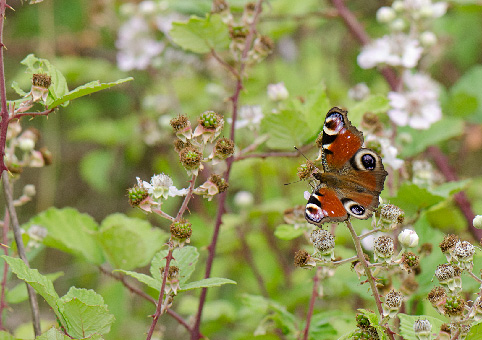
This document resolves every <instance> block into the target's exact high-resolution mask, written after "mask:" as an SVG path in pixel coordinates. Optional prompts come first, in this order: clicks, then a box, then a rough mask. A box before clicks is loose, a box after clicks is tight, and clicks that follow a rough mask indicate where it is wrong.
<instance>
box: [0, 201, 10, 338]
mask: <svg viewBox="0 0 482 340" xmlns="http://www.w3.org/2000/svg"><path fill="white" fill-rule="evenodd" d="M9 218H10V215H9V214H8V210H7V209H5V217H4V219H3V226H2V231H3V233H2V234H3V236H2V243H3V246H2V248H3V253H4V254H5V255H8V247H7V244H8V226H9V225H10V221H9ZM7 276H8V264H7V262H4V263H3V277H2V292H1V296H0V330H5V327H4V326H3V310H4V309H5V308H6V307H7V303H6V302H5V289H6V285H7Z"/></svg>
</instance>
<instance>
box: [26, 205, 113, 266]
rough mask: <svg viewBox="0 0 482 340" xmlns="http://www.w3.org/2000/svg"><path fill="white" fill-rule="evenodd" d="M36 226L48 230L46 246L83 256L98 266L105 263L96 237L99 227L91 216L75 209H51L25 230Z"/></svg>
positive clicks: (35, 218) (30, 222) (27, 225)
mask: <svg viewBox="0 0 482 340" xmlns="http://www.w3.org/2000/svg"><path fill="white" fill-rule="evenodd" d="M34 224H37V225H40V226H42V227H44V228H46V229H47V230H48V234H47V236H46V237H45V238H44V240H43V241H42V242H43V243H44V244H45V245H46V246H48V247H52V248H57V249H60V250H62V251H65V252H67V253H71V254H74V255H79V256H82V257H84V258H85V259H86V260H87V261H88V262H90V263H93V264H96V265H100V264H102V263H103V262H104V256H103V254H102V249H101V247H100V245H99V244H98V243H97V240H96V239H95V236H94V235H95V233H96V232H97V229H98V225H97V223H96V222H95V221H94V219H93V218H92V217H90V216H89V215H87V214H81V213H80V212H79V211H78V210H76V209H74V208H63V209H57V208H49V209H47V210H45V211H43V212H41V213H40V214H38V215H37V216H35V217H33V218H32V219H31V220H30V221H29V222H28V223H27V224H26V226H24V229H28V227H30V226H31V225H34Z"/></svg>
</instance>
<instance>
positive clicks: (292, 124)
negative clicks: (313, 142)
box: [261, 110, 323, 150]
mask: <svg viewBox="0 0 482 340" xmlns="http://www.w3.org/2000/svg"><path fill="white" fill-rule="evenodd" d="M321 120H323V119H322V118H321ZM322 123H323V122H322ZM261 130H262V131H263V132H264V133H267V134H268V135H269V136H270V138H269V139H268V141H267V142H266V145H267V146H268V147H270V148H272V149H276V150H280V149H289V150H292V149H293V147H294V146H297V145H303V144H304V142H305V141H306V140H308V139H309V138H310V137H312V133H311V130H310V128H309V126H308V124H307V123H306V122H305V121H304V119H303V115H302V114H300V112H298V111H294V110H282V111H281V112H280V113H272V114H269V115H266V116H265V117H264V119H263V120H262V121H261Z"/></svg>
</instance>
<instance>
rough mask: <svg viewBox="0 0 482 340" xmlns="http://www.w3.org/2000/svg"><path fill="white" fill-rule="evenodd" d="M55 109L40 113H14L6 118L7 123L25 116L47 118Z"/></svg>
mask: <svg viewBox="0 0 482 340" xmlns="http://www.w3.org/2000/svg"><path fill="white" fill-rule="evenodd" d="M54 110H55V108H53V109H48V110H45V111H42V112H22V113H16V114H14V115H12V116H10V117H9V118H8V123H10V122H11V121H12V120H16V119H20V118H21V117H25V116H32V117H35V116H48V114H49V113H52V112H54Z"/></svg>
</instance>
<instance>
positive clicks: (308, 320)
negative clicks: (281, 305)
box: [303, 267, 321, 340]
mask: <svg viewBox="0 0 482 340" xmlns="http://www.w3.org/2000/svg"><path fill="white" fill-rule="evenodd" d="M320 272H321V267H318V268H316V273H315V276H314V277H313V291H312V292H311V299H310V306H309V308H308V314H306V326H305V330H304V331H303V340H308V334H309V333H310V324H311V317H312V316H313V310H314V308H315V301H316V298H317V297H318V285H319V283H320V277H319V275H320Z"/></svg>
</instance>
